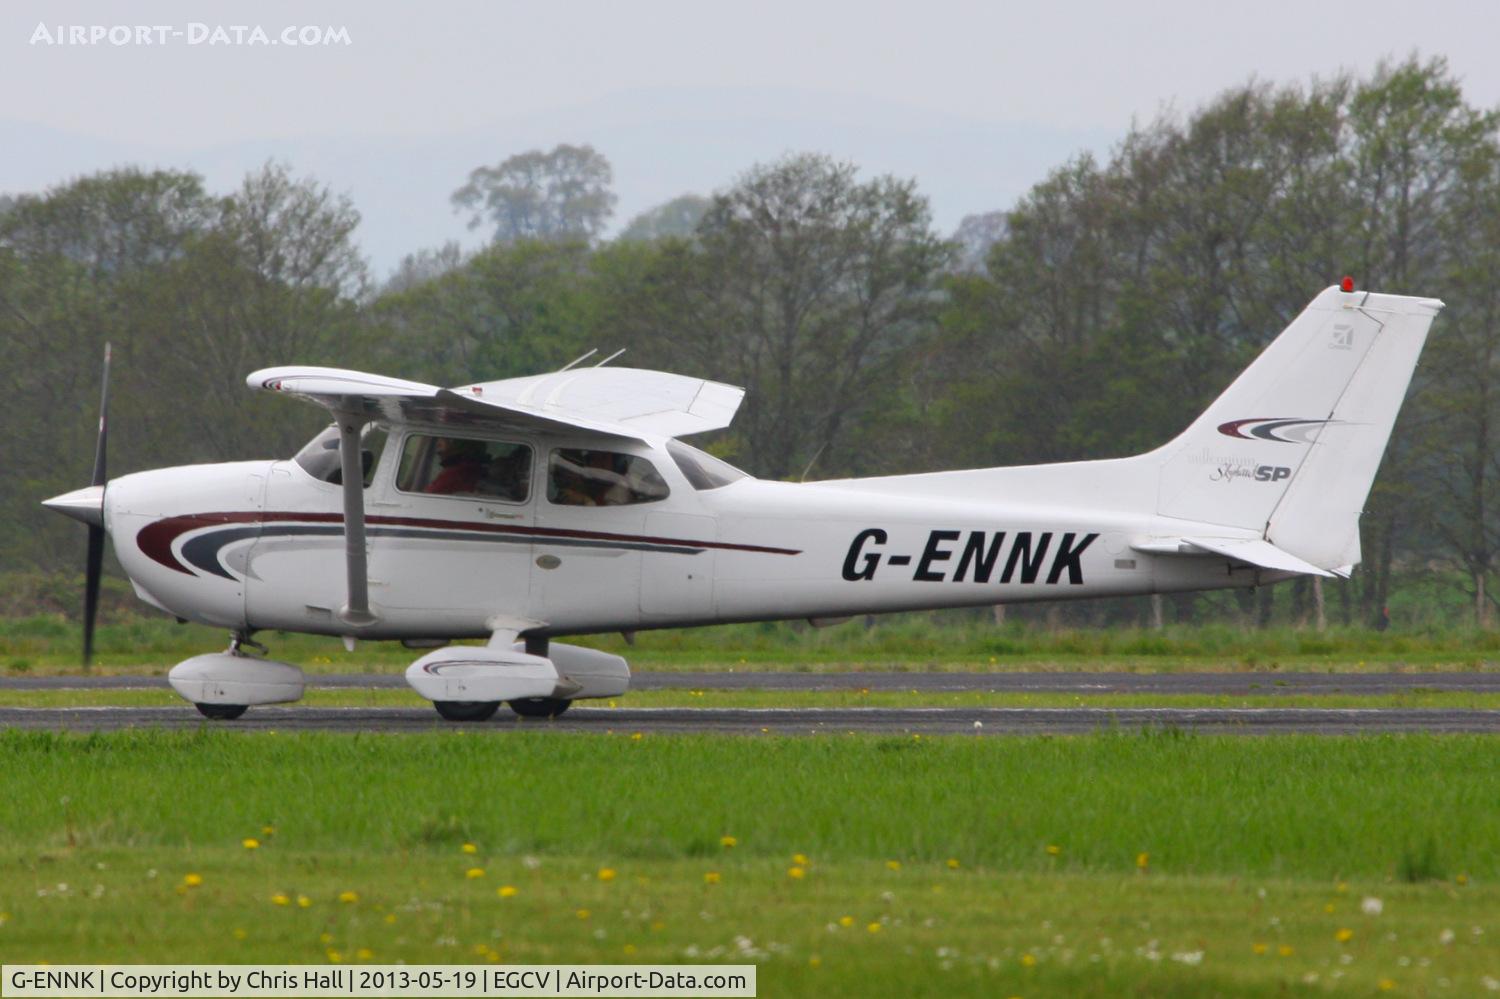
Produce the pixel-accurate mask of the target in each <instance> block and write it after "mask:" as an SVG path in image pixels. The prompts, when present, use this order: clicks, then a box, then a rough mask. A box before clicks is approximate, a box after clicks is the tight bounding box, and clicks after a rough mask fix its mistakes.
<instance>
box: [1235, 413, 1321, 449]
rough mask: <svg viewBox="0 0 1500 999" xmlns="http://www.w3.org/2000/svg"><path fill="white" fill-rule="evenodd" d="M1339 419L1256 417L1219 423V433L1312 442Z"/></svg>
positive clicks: (1257, 438)
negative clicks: (1319, 433) (1321, 431)
mask: <svg viewBox="0 0 1500 999" xmlns="http://www.w3.org/2000/svg"><path fill="white" fill-rule="evenodd" d="M1338 422H1340V421H1338V420H1288V419H1285V418H1276V419H1267V418H1266V417H1256V418H1253V419H1248V420H1230V421H1229V422H1228V423H1221V424H1219V433H1221V434H1223V435H1224V436H1225V437H1237V438H1239V439H1240V440H1242V441H1253V440H1262V441H1279V442H1280V443H1282V444H1311V443H1313V441H1314V440H1315V439H1316V438H1317V435H1318V431H1320V430H1322V429H1323V428H1324V427H1325V426H1328V425H1329V424H1334V423H1338Z"/></svg>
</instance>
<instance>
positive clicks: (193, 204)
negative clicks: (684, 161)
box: [0, 57, 1500, 626]
mask: <svg viewBox="0 0 1500 999" xmlns="http://www.w3.org/2000/svg"><path fill="white" fill-rule="evenodd" d="M611 181H612V177H611V170H610V166H609V163H608V161H607V159H605V157H604V156H603V155H601V154H600V153H598V152H597V151H595V150H593V149H591V148H590V147H588V146H568V145H564V146H559V147H557V148H555V149H553V150H551V151H542V150H536V151H531V152H526V153H522V154H518V155H516V156H511V157H509V158H508V159H505V160H503V161H501V162H499V163H498V164H496V165H494V166H483V167H480V168H478V169H476V170H475V171H474V172H473V173H472V174H471V175H470V176H469V177H468V178H467V181H466V182H465V183H463V184H462V185H461V186H459V187H458V188H457V189H456V190H455V191H454V194H453V199H452V200H453V205H454V208H455V210H456V211H459V212H461V213H464V214H465V215H467V216H468V217H469V220H470V223H471V226H472V227H473V228H475V229H478V230H483V231H485V232H487V233H488V234H489V236H490V239H489V241H488V243H487V245H486V246H485V247H484V248H482V249H480V250H478V251H474V252H465V251H462V250H460V249H459V248H458V247H457V246H456V245H449V246H446V247H441V248H436V249H428V250H419V251H414V252H413V253H412V254H411V255H409V256H408V257H406V258H405V259H404V260H403V261H402V262H401V264H400V266H399V267H398V268H396V270H395V272H394V273H393V274H391V275H390V276H389V277H387V278H386V279H385V280H383V281H376V280H374V279H373V278H372V276H371V274H370V273H369V268H368V265H367V264H366V262H365V261H364V260H363V258H362V257H361V255H360V253H359V251H358V249H357V247H356V244H355V240H354V238H355V233H356V227H357V224H358V221H359V215H358V212H357V211H356V209H355V206H354V205H352V204H351V203H350V202H349V200H348V199H347V198H344V197H341V196H339V195H337V194H335V193H334V192H331V191H330V190H328V189H327V188H326V187H325V186H323V185H322V184H320V183H319V182H317V181H316V180H315V179H312V178H302V177H298V176H296V175H295V174H294V173H293V172H292V170H291V169H290V168H289V167H287V166H285V165H280V164H274V163H273V164H267V165H266V166H265V167H263V168H262V169H260V170H258V171H256V172H254V173H252V174H251V175H250V176H248V177H247V178H246V179H245V181H244V183H243V184H242V185H241V186H240V188H239V189H238V190H236V191H233V192H231V193H229V194H215V193H212V192H209V191H207V190H205V188H204V186H203V183H202V180H201V178H199V177H197V176H195V175H193V174H191V173H182V172H172V171H144V170H139V169H131V168H121V169H116V170H112V171H107V172H104V173H100V174H96V175H92V176H88V177H83V178H79V179H76V180H74V181H71V182H69V183H66V184H63V185H60V186H58V187H55V188H53V189H51V190H48V191H46V192H44V193H39V194H23V195H19V196H13V197H10V198H5V199H0V339H3V342H4V346H5V354H4V357H5V362H4V364H3V365H0V387H3V389H4V390H5V392H6V394H7V402H8V403H9V405H8V406H7V417H6V421H5V422H6V431H7V432H6V433H4V434H3V435H0V461H3V462H4V467H5V469H6V473H7V474H6V475H5V476H4V477H3V478H0V562H3V564H4V565H5V566H6V567H8V568H38V569H43V570H63V569H67V570H71V569H72V568H73V567H74V566H76V565H77V553H78V547H79V541H78V532H75V531H73V530H71V529H70V527H71V525H68V524H66V523H62V522H61V521H60V519H59V518H56V517H53V516H47V515H45V512H44V511H41V510H40V509H39V508H38V507H37V506H36V502H37V500H39V499H40V498H43V497H45V496H49V495H52V494H54V493H57V492H61V491H64V490H65V489H68V488H73V487H75V486H77V485H79V484H80V483H82V482H83V481H84V476H85V475H86V474H87V470H88V464H89V455H90V454H91V448H92V443H93V434H94V425H93V420H92V409H93V406H94V400H95V398H96V396H97V380H98V363H97V358H98V357H99V356H100V354H101V352H102V344H103V343H104V342H105V341H112V342H113V343H114V344H115V350H116V362H117V363H116V367H115V384H114V387H113V393H114V402H113V412H112V420H111V425H112V448H113V451H112V456H111V459H112V471H114V472H115V473H116V474H119V473H120V472H123V471H127V470H131V469H136V468H149V467H154V466H158V465H164V464H180V463H184V462H191V461H210V460H224V459H231V458H244V457H265V456H275V455H287V454H290V453H291V451H292V450H294V449H295V448H296V446H298V444H300V443H301V441H302V439H303V438H306V437H307V436H310V435H311V433H312V432H313V430H314V429H316V422H317V420H316V416H315V414H312V413H310V412H308V411H305V410H303V409H302V408H300V407H288V406H285V405H284V404H278V401H277V400H266V399H264V398H261V397H259V396H257V395H256V394H253V393H250V392H248V391H246V390H245V389H244V388H243V378H244V375H245V374H246V373H248V372H249V371H250V370H253V369H254V368H257V367H261V366H265V365H270V364H285V363H309V364H317V363H321V364H333V365H337V366H342V367H365V368H369V369H372V370H377V371H381V372H384V373H388V374H392V375H398V376H401V377H406V378H412V379H417V380H422V381H429V382H435V383H439V384H450V385H453V384H462V383H465V382H469V381H475V380H488V379H492V378H500V377H508V376H514V375H522V374H529V373H534V372H537V371H541V370H546V369H549V368H553V367H556V366H558V365H560V364H563V363H566V362H567V361H569V360H571V359H572V358H574V357H575V356H577V355H578V354H581V353H583V352H584V351H586V350H587V349H589V348H591V347H595V346H597V347H599V348H601V350H604V351H605V352H612V351H614V350H617V349H620V348H626V349H627V351H628V352H627V354H626V355H625V357H624V358H623V359H622V360H621V361H620V362H619V363H629V364H632V365H635V366H640V367H661V368H665V369H669V370H675V371H681V372H685V373H691V374H695V375H701V376H705V377H709V378H714V379H717V380H721V381H726V382H731V383H734V384H739V385H744V386H746V387H747V388H748V389H749V394H748V396H747V398H746V401H745V404H744V406H743V408H742V409H741V412H740V416H739V418H738V419H737V421H736V423H735V425H734V427H732V428H731V429H730V431H728V432H726V433H724V434H720V435H718V436H717V437H716V438H711V439H710V440H709V442H708V444H709V446H710V449H711V450H713V451H715V452H716V453H719V454H720V455H722V456H724V457H726V458H728V459H729V460H731V461H734V462H736V463H738V464H740V465H742V466H743V467H745V468H746V470H748V471H750V472H752V473H753V474H756V475H760V476H766V477H778V478H808V479H816V478H826V477H834V476H842V475H867V474H880V473H894V472H903V471H921V470H928V469H936V468H950V467H963V466H970V467H972V466H988V465H1008V464H1024V463H1032V462H1045V461H1058V460H1069V459H1078V458H1094V457H1107V456H1114V455H1120V454H1128V453H1133V452H1135V451H1139V450H1144V449H1146V448H1149V447H1153V446H1155V445H1157V444H1159V443H1161V442H1162V441H1164V440H1166V439H1168V438H1170V437H1171V436H1172V435H1174V434H1175V433H1176V432H1177V431H1179V430H1180V429H1181V428H1182V427H1183V426H1185V425H1186V424H1187V422H1189V421H1190V420H1191V418H1192V417H1193V416H1195V415H1196V414H1197V413H1198V412H1199V411H1201V410H1202V409H1203V407H1204V406H1206V405H1207V403H1208V402H1209V401H1210V400H1211V399H1212V398H1213V396H1214V395H1216V394H1217V393H1218V392H1219V391H1220V390H1221V389H1222V388H1223V387H1224V386H1225V385H1226V384H1227V383H1228V381H1229V380H1230V379H1231V378H1232V377H1233V376H1234V375H1235V374H1236V373H1237V372H1238V371H1239V370H1240V369H1241V368H1242V367H1243V366H1244V365H1245V364H1247V363H1248V362H1249V360H1250V359H1251V358H1252V357H1253V356H1254V354H1255V353H1256V352H1257V351H1259V350H1260V349H1261V348H1262V347H1263V346H1264V345H1265V344H1266V343H1267V342H1268V341H1269V339H1270V338H1271V337H1273V336H1274V335H1275V334H1276V333H1278V332H1280V330H1281V329H1282V328H1283V327H1284V326H1285V325H1286V324H1287V323H1288V322H1289V321H1290V320H1291V319H1292V318H1293V317H1294V316H1295V315H1296V313H1297V312H1298V311H1299V310H1300V309H1301V308H1302V307H1303V306H1304V305H1305V304H1306V303H1307V301H1309V300H1310V299H1311V297H1312V296H1313V294H1314V293H1316V292H1317V291H1318V290H1319V289H1321V288H1323V287H1325V286H1326V285H1328V284H1330V283H1333V282H1335V281H1337V280H1338V279H1339V277H1340V276H1341V275H1343V274H1345V273H1349V274H1353V275H1355V276H1356V277H1357V279H1358V281H1359V285H1360V286H1361V287H1364V288H1372V289H1376V290H1382V291H1391V292H1397V293H1404V294H1421V295H1430V296H1436V297H1441V298H1443V299H1445V300H1446V301H1447V303H1448V308H1447V309H1446V310H1445V311H1444V313H1443V314H1442V316H1441V317H1440V319H1439V320H1438V323H1437V325H1436V326H1435V327H1434V333H1433V336H1432V338H1431V340H1430V341H1429V346H1428V348H1427V352H1426V353H1425V355H1424V357H1423V362H1422V365H1421V367H1420V368H1419V369H1418V372H1417V376H1416V378H1415V380H1414V383H1413V388H1412V392H1411V395H1410V397H1409V399H1408V402H1407V406H1406V408H1405V410H1404V411H1403V413H1402V416H1401V419H1400V421H1399V422H1398V424H1397V429H1396V433H1395V436H1394V438H1393V440H1392V443H1391V447H1390V449H1389V451H1388V453H1387V457H1386V460H1385V464H1384V466H1383V468H1382V471H1381V474H1380V476H1379V478H1378V480H1377V483H1376V487H1375V491H1374V493H1373V495H1372V497H1371V500H1370V503H1369V505H1368V508H1367V511H1366V514H1365V517H1364V519H1363V521H1362V524H1363V536H1364V549H1365V564H1364V565H1363V566H1362V567H1361V568H1360V570H1359V571H1358V572H1356V574H1355V577H1354V579H1352V580H1351V581H1349V582H1348V583H1342V584H1337V586H1336V588H1335V590H1336V592H1334V595H1333V608H1334V616H1335V618H1336V619H1342V620H1345V621H1351V622H1373V621H1376V620H1379V619H1380V618H1381V617H1382V615H1383V608H1385V607H1386V606H1388V605H1389V604H1390V602H1391V601H1392V599H1397V600H1400V599H1410V600H1418V599H1419V598H1420V599H1422V600H1424V601H1428V602H1432V601H1436V602H1437V603H1439V604H1443V605H1445V606H1446V607H1447V608H1448V612H1449V613H1450V614H1451V615H1452V616H1453V617H1454V619H1457V618H1459V617H1466V618H1468V619H1469V620H1472V621H1474V622H1475V623H1477V624H1479V625H1480V626H1487V625H1488V622H1489V617H1490V614H1491V611H1492V608H1493V606H1494V604H1495V602H1496V594H1495V592H1494V588H1493V587H1491V586H1489V585H1488V581H1489V579H1490V577H1491V576H1492V575H1493V573H1494V572H1495V570H1496V564H1495V563H1496V557H1497V544H1500V520H1497V517H1496V514H1495V512H1494V510H1493V508H1494V507H1495V504H1496V496H1495V492H1496V479H1497V475H1500V450H1497V444H1496V441H1495V429H1494V428H1495V426H1496V420H1497V418H1500V379H1497V376H1500V115H1497V113H1496V112H1495V111H1493V110H1486V109H1479V108H1475V107H1472V106H1470V105H1469V104H1468V103H1467V102H1466V101H1465V99H1464V96H1463V93H1462V89H1461V87H1460V85H1459V82H1458V81H1457V79H1456V78H1455V77H1454V76H1453V75H1452V73H1451V72H1450V71H1449V69H1448V67H1447V65H1446V63H1445V62H1444V61H1443V60H1441V59H1430V60H1426V61H1423V60H1419V59H1417V58H1415V57H1413V58H1411V59H1408V60H1406V61H1403V62H1399V63H1390V64H1386V65H1383V66H1381V67H1380V68H1379V69H1378V70H1377V71H1375V72H1374V73H1373V74H1371V75H1370V76H1369V77H1368V78H1363V79H1356V78H1354V77H1351V76H1347V75H1342V76H1337V77H1333V78H1330V79H1327V80H1321V81H1316V82H1313V83H1311V84H1308V85H1303V86H1276V85H1272V84H1269V83H1249V84H1246V85H1244V86H1242V87H1239V88H1236V89H1234V90H1232V91H1229V92H1226V93H1224V94H1222V95H1221V96H1220V97H1219V98H1217V99H1216V100H1214V101H1213V102H1211V103H1210V104H1208V105H1206V106H1205V107H1202V108H1200V109H1198V110H1196V111H1194V112H1193V113H1191V114H1188V115H1163V116H1161V117H1160V118H1158V119H1157V120H1155V121H1152V122H1150V123H1148V124H1145V125H1140V126H1137V127H1134V128H1132V129H1131V131H1130V132H1129V134H1128V135H1127V136H1126V137H1125V138H1124V139H1123V140H1122V141H1121V142H1120V143H1119V144H1118V145H1117V146H1116V147H1115V149H1114V150H1113V151H1112V152H1111V153H1110V154H1109V155H1108V156H1107V157H1105V158H1096V157H1093V156H1090V155H1080V156H1078V157H1076V158H1074V159H1072V160H1071V161H1069V162H1067V163H1064V164H1061V165H1060V166H1058V167H1057V168H1056V169H1054V170H1053V171H1051V172H1050V173H1049V175H1048V176H1047V177H1045V178H1044V179H1043V180H1042V181H1041V182H1039V183H1038V184H1037V185H1036V186H1035V187H1033V188H1032V189H1031V190H1030V191H1029V192H1028V193H1027V194H1026V195H1025V196H1024V197H1022V198H1021V199H1020V200H1019V201H1018V202H1017V203H1016V204H1015V205H1013V206H1010V207H1008V208H1005V209H1003V210H997V211H994V212H990V213H986V214H983V215H976V216H972V217H970V218H968V219H965V220H964V222H963V224H962V225H961V226H960V227H959V229H958V231H957V232H956V233H954V234H952V236H951V237H945V236H944V235H943V234H941V233H939V232H938V231H937V230H936V229H935V227H934V225H933V222H932V216H931V210H930V206H929V204H928V201H927V199H926V198H925V197H924V196H923V195H922V193H921V192H920V190H919V189H918V187H917V184H916V182H915V181H913V180H910V179H902V178H897V177H891V176H877V177H870V178H866V177H862V176H861V174H860V171H859V170H858V169H857V167H856V166H855V165H853V164H849V163H843V162H838V161H835V160H832V159H830V158H828V157H825V156H821V155H817V154H799V155H789V156H786V157H784V158H782V159H779V160H775V161H771V162H767V163H763V164H759V165H756V166H753V167H751V168H750V169H748V170H747V171H746V172H745V173H744V174H742V175H741V176H740V177H738V178H737V179H736V180H735V181H734V182H733V183H732V184H730V185H729V186H728V187H726V188H725V189H723V190H721V191H719V192H717V193H715V194H713V195H712V196H709V197H700V196H696V195H684V196H683V197H680V198H677V199H675V200H673V201H671V202H669V203H667V204H665V205H662V206H659V207H658V208H656V209H653V210H651V211H650V212H646V213H644V214H642V215H641V216H639V217H638V218H636V219H634V220H632V221H630V222H629V223H628V224H627V225H625V226H624V227H623V229H622V230H621V232H620V234H619V235H618V236H616V237H615V238H613V239H606V238H604V235H603V234H604V233H605V232H606V231H607V229H608V224H609V222H610V220H611V218H612V214H613V208H614V204H615V198H614V194H613V192H612V190H611ZM700 443H701V442H700ZM1287 592H1288V596H1286V597H1284V598H1282V601H1281V603H1280V604H1276V603H1274V598H1273V596H1272V591H1271V590H1269V589H1267V590H1264V591H1263V592H1262V593H1261V594H1260V595H1259V596H1252V595H1245V596H1243V597H1242V600H1241V604H1240V605H1239V611H1240V612H1241V613H1243V614H1244V615H1245V616H1246V618H1247V619H1251V620H1268V619H1269V618H1270V616H1271V615H1272V614H1273V613H1274V614H1280V615H1292V616H1295V615H1299V614H1303V613H1306V612H1307V609H1308V606H1309V605H1308V604H1307V602H1306V601H1307V600H1308V599H1309V598H1310V593H1309V590H1308V588H1307V587H1306V586H1303V585H1297V586H1294V587H1292V588H1291V589H1289V590H1288V591H1287ZM1206 599H1211V598H1194V597H1184V598H1182V599H1181V600H1178V601H1175V602H1174V603H1173V604H1172V607H1173V611H1174V613H1175V614H1176V615H1177V616H1178V617H1180V618H1184V619H1191V618H1192V617H1193V615H1194V614H1195V613H1197V612H1198V610H1197V609H1198V608H1201V607H1202V606H1203V603H1202V601H1204V600H1206ZM1216 606H1217V605H1216ZM1054 613H1065V614H1067V615H1071V616H1072V617H1073V619H1076V620H1088V621H1107V620H1121V619H1123V620H1130V619H1136V618H1139V617H1140V616H1141V615H1143V614H1144V613H1146V612H1145V611H1144V610H1143V605H1142V604H1141V603H1140V602H1130V601H1114V602H1108V601H1106V602H1100V603H1097V604H1094V605H1092V606H1081V607H1078V608H1070V609H1067V610H1065V611H1054Z"/></svg>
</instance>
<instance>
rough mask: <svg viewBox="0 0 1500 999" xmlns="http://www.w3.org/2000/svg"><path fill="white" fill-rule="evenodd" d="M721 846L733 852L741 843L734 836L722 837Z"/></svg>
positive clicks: (720, 839) (720, 838)
mask: <svg viewBox="0 0 1500 999" xmlns="http://www.w3.org/2000/svg"><path fill="white" fill-rule="evenodd" d="M719 845H720V846H722V847H723V848H724V849H726V850H733V849H734V848H735V847H737V846H739V845H740V841H739V840H738V839H735V838H734V837H733V836H720V837H719Z"/></svg>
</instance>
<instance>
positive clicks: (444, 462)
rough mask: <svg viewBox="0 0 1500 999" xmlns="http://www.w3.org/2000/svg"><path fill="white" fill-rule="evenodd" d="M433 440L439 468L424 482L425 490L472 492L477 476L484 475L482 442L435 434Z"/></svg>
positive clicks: (448, 492)
mask: <svg viewBox="0 0 1500 999" xmlns="http://www.w3.org/2000/svg"><path fill="white" fill-rule="evenodd" d="M435 443H436V446H437V457H438V464H439V465H441V466H442V471H440V472H438V474H437V476H436V477H435V478H433V480H432V481H431V482H429V483H428V484H427V489H426V492H429V493H445V494H453V493H472V492H476V491H477V488H478V486H479V480H480V478H481V477H482V476H483V475H484V467H485V458H486V456H485V452H484V443H483V442H482V441H472V440H462V439H460V438H456V437H439V438H437V440H436V442H435Z"/></svg>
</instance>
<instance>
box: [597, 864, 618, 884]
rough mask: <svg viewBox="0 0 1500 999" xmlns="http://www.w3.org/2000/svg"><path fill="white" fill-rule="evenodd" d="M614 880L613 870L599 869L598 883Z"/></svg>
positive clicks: (609, 868)
mask: <svg viewBox="0 0 1500 999" xmlns="http://www.w3.org/2000/svg"><path fill="white" fill-rule="evenodd" d="M614 879H615V869H614V868H613V867H601V868H599V880H600V881H613V880H614Z"/></svg>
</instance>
